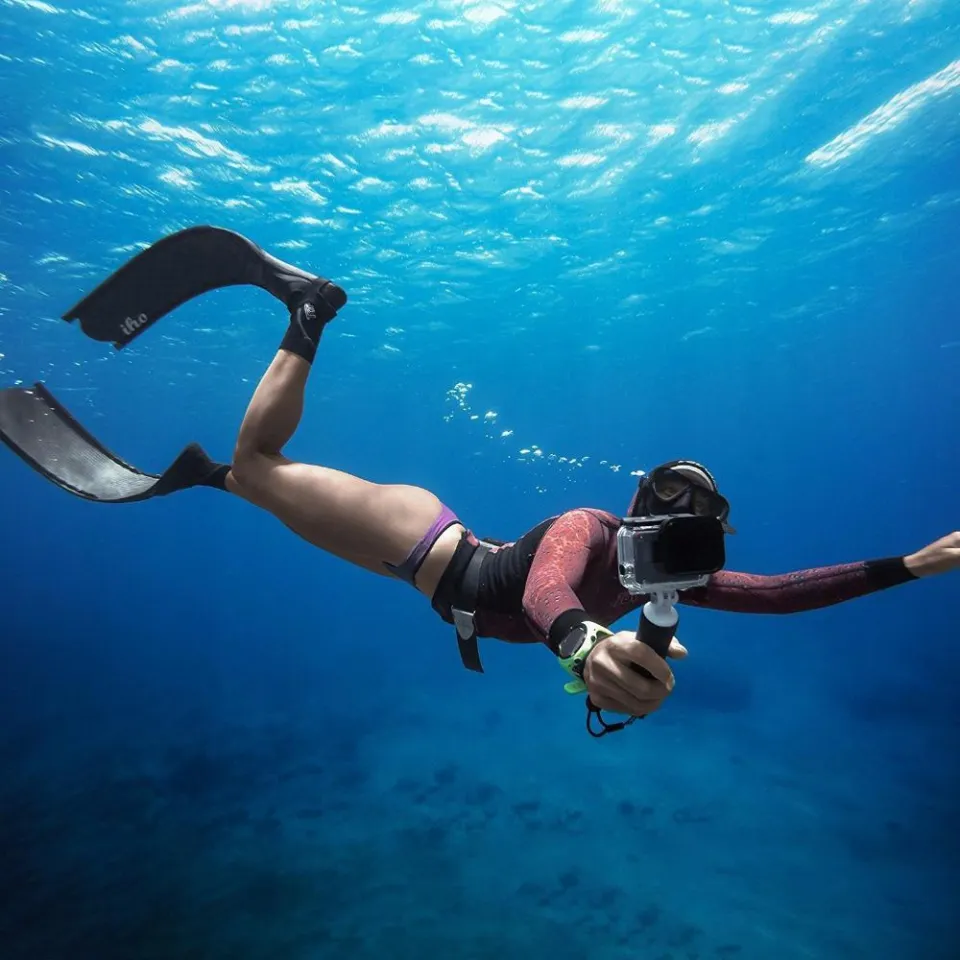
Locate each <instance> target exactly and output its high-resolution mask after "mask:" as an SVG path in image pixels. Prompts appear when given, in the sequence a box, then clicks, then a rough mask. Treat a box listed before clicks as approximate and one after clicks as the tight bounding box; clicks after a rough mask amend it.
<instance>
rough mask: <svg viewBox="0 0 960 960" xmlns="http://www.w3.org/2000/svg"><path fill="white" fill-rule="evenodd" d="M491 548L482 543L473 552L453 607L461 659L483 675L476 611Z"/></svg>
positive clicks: (468, 666)
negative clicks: (486, 560) (485, 564)
mask: <svg viewBox="0 0 960 960" xmlns="http://www.w3.org/2000/svg"><path fill="white" fill-rule="evenodd" d="M490 549H491V548H490V547H489V546H488V545H487V544H485V543H483V542H481V543H480V544H479V545H478V546H477V549H476V550H475V551H474V552H473V556H472V557H471V558H470V561H469V563H467V569H466V570H464V572H463V579H462V580H461V581H460V589H459V590H458V591H457V593H458V597H457V600H458V603H457V605H456V606H454V607H451V612H452V613H453V622H454V624H455V626H456V628H457V646H458V647H459V648H460V659H461V660H462V661H463V665H464V666H465V667H466V668H467V669H468V670H473V671H475V672H476V673H483V664H482V663H481V662H480V649H479V647H478V646H477V624H476V610H477V597H478V596H479V594H480V568H481V566H483V558H484V557H485V556H486V555H487V554H488V553H489V552H490Z"/></svg>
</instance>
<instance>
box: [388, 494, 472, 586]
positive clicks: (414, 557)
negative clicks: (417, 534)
mask: <svg viewBox="0 0 960 960" xmlns="http://www.w3.org/2000/svg"><path fill="white" fill-rule="evenodd" d="M459 522H460V519H459V517H457V515H456V514H455V513H454V512H453V511H452V510H451V509H450V508H449V507H448V506H445V505H444V506H442V508H441V510H440V515H439V516H438V517H437V519H436V520H434V521H433V523H432V524H430V529H429V530H427V532H426V533H425V534H424V535H423V536H422V537H421V538H420V539H419V541H417V545H416V546H415V547H414V548H413V549H412V550H411V551H410V554H409V556H408V557H407V559H406V560H404V561H403V563H401V564H399V565H398V566H394V564H392V563H387V562H384V564H383V565H384V566H385V567H386V568H387V569H388V570H389V571H390V572H391V573H392V574H393V575H394V576H395V577H399V578H400V579H401V580H405V581H406V582H407V583H409V584H410V586H411V587H416V583H415V582H414V577H416V575H417V571H418V570H419V569H420V566H421V564H422V563H423V561H424V560H425V559H426V556H427V554H428V553H429V552H430V549H431V548H432V547H433V545H434V544H435V543H436V542H437V540H438V539H439V537H440V534H441V533H443V531H444V530H446V529H448V528H449V527H452V526H453V525H454V524H455V523H459Z"/></svg>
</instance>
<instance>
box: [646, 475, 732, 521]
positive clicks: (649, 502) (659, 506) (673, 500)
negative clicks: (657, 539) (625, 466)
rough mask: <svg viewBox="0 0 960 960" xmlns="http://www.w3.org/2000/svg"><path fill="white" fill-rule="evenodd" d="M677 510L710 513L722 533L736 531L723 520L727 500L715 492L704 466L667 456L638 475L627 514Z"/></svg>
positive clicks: (653, 514)
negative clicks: (694, 476) (692, 474)
mask: <svg viewBox="0 0 960 960" xmlns="http://www.w3.org/2000/svg"><path fill="white" fill-rule="evenodd" d="M683 467H687V468H688V469H689V470H690V471H691V472H694V471H695V473H696V474H699V475H701V476H702V477H703V478H704V480H705V481H706V482H707V483H709V484H710V486H704V485H703V484H702V483H698V482H697V481H696V480H694V479H692V478H691V477H690V476H688V474H687V473H683V472H681V470H682V468H683ZM677 468H680V469H677ZM677 514H692V515H693V516H695V517H714V518H716V519H717V520H719V521H720V522H721V524H723V530H724V533H736V531H735V530H734V528H733V527H731V526H730V524H729V523H727V518H728V517H729V516H730V503H729V501H728V500H727V499H726V497H723V496H721V495H720V493H718V492H717V484H716V481H715V480H714V479H713V476H712V475H711V474H710V472H709V471H708V470H707V468H706V467H704V466H702V465H701V464H699V463H695V462H694V461H692V460H671V461H670V462H669V463H664V464H661V465H660V466H659V467H656V468H655V469H654V470H652V471H651V472H650V473H649V474H647V475H645V476H643V477H641V478H640V484H639V487H638V489H637V494H636V496H635V497H634V502H633V505H632V509H631V511H630V516H631V517H661V516H665V515H666V516H671V515H677Z"/></svg>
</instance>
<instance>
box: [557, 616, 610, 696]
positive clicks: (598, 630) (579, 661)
mask: <svg viewBox="0 0 960 960" xmlns="http://www.w3.org/2000/svg"><path fill="white" fill-rule="evenodd" d="M583 626H584V627H585V628H586V631H587V632H586V636H585V637H584V638H583V643H581V644H580V648H579V649H578V650H577V651H576V653H574V654H572V655H571V656H569V657H557V660H558V662H559V663H560V666H561V667H563V669H564V670H565V671H566V672H567V673H569V674H570V676H571V677H572V679H571V680H570V681H568V682H567V683H565V684H564V685H563V689H564V690H566V692H567V693H571V694H578V693H586V692H587V685H586V684H585V683H584V682H583V667H584V664H585V663H586V662H587V657H589V656H590V653H591V652H592V650H593V648H594V647H595V646H596V645H597V644H598V643H599V642H600V641H601V640H603V639H605V638H606V637H612V636H613V631H612V630H608V629H607V628H606V627H602V626H601V625H600V624H599V623H594V622H593V621H592V620H584V621H583Z"/></svg>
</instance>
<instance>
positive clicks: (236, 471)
mask: <svg viewBox="0 0 960 960" xmlns="http://www.w3.org/2000/svg"><path fill="white" fill-rule="evenodd" d="M272 460H273V458H271V457H268V456H265V455H264V454H262V453H260V452H258V451H256V450H251V449H250V448H246V449H244V448H243V447H240V446H238V447H237V448H236V450H234V453H233V461H232V462H231V464H230V473H231V474H232V475H233V479H234V481H235V482H236V483H237V485H238V486H240V487H242V488H243V489H244V490H247V491H249V492H251V493H254V492H256V491H257V490H259V489H260V488H262V487H263V485H264V484H265V483H266V478H267V476H268V474H269V471H270V467H271V466H272V465H273V464H272V463H271V461H272Z"/></svg>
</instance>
